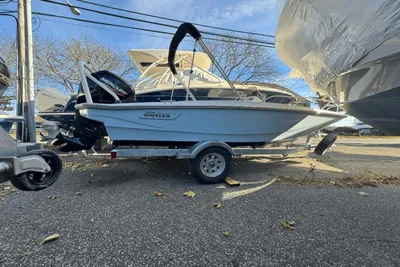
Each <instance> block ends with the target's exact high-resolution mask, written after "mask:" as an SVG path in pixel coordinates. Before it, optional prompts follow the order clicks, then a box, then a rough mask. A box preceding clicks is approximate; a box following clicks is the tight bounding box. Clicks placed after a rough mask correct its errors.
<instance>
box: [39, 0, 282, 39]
mask: <svg viewBox="0 0 400 267" xmlns="http://www.w3.org/2000/svg"><path fill="white" fill-rule="evenodd" d="M41 1H43V2H48V3H51V4H56V5H61V6H66V7H70V6H69V5H67V4H64V3H59V2H55V1H51V0H41ZM75 7H76V8H78V9H81V10H86V11H88V12H93V13H97V14H102V15H106V16H111V17H116V18H121V19H127V20H133V21H138V22H142V23H149V24H154V25H157V26H164V27H169V28H174V29H176V28H177V27H176V26H175V25H171V24H165V23H159V22H154V21H149V20H143V19H137V18H131V17H127V16H122V15H117V14H112V13H108V12H104V11H99V10H94V9H89V8H85V7H80V6H75ZM203 33H204V34H207V35H213V36H217V37H225V38H231V39H237V40H241V41H251V42H255V43H260V44H265V45H275V44H274V43H273V42H267V41H259V40H251V39H248V38H242V37H237V36H232V35H225V34H220V33H213V32H207V31H203Z"/></svg>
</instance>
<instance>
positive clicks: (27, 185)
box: [10, 150, 62, 191]
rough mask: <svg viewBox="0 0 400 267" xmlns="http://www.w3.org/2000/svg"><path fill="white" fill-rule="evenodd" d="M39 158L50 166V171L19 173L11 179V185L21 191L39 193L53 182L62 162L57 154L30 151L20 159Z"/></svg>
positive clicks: (60, 169) (58, 173) (45, 151)
mask: <svg viewBox="0 0 400 267" xmlns="http://www.w3.org/2000/svg"><path fill="white" fill-rule="evenodd" d="M33 155H35V156H40V157H42V158H43V159H44V160H45V161H46V162H47V164H48V165H49V166H50V168H51V169H50V171H49V172H48V173H40V172H25V173H21V174H19V175H17V176H15V177H11V179H10V180H11V183H12V184H13V186H15V187H16V188H18V189H19V190H23V191H39V190H43V189H45V188H47V187H49V186H50V185H52V184H53V183H54V182H55V181H57V179H58V177H59V176H60V174H61V171H62V161H61V159H60V157H59V156H58V154H57V153H55V152H53V151H49V150H32V151H29V152H27V153H25V154H23V155H22V156H20V157H26V156H33Z"/></svg>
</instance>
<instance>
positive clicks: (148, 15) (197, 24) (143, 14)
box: [77, 0, 275, 38]
mask: <svg viewBox="0 0 400 267" xmlns="http://www.w3.org/2000/svg"><path fill="white" fill-rule="evenodd" d="M77 1H79V2H82V3H86V4H89V5H94V6H100V7H104V8H108V9H113V10H117V11H123V12H127V13H131V14H136V15H142V16H146V17H151V18H157V19H163V20H168V21H173V22H178V23H184V22H186V21H183V20H177V19H171V18H167V17H162V16H156V15H151V14H146V13H141V12H137V11H133V10H129V9H123V8H118V7H112V6H107V5H102V4H98V3H93V2H90V1H85V0H77ZM190 23H192V22H190ZM192 24H193V25H196V26H201V27H206V28H211V29H216V30H222V31H230V32H237V33H245V34H251V35H258V36H264V37H271V38H275V36H274V35H270V34H263V33H256V32H247V31H240V30H233V29H227V28H221V27H215V26H209V25H205V24H200V23H192Z"/></svg>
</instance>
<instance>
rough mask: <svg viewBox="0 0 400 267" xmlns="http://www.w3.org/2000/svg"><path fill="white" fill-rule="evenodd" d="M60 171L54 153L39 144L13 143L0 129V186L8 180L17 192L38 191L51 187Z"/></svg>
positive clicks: (59, 161) (57, 158) (59, 164)
mask: <svg viewBox="0 0 400 267" xmlns="http://www.w3.org/2000/svg"><path fill="white" fill-rule="evenodd" d="M19 120H23V118H22V117H21V118H19ZM61 170H62V162H61V159H60V157H59V156H58V155H57V154H56V153H55V152H53V151H48V150H44V149H43V146H42V145H41V144H37V143H22V142H19V141H16V140H14V139H13V138H12V137H11V136H10V135H9V134H8V133H7V132H6V131H5V130H4V129H3V128H2V127H0V183H3V182H6V181H8V180H10V181H11V183H12V184H13V185H14V186H15V187H16V188H18V189H20V190H24V191H38V190H42V189H45V188H47V187H49V186H50V185H51V184H53V183H54V182H55V181H56V180H57V179H58V177H59V175H60V173H61Z"/></svg>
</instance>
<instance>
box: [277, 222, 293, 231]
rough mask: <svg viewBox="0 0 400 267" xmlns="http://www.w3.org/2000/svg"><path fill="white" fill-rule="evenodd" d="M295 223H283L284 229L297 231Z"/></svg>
mask: <svg viewBox="0 0 400 267" xmlns="http://www.w3.org/2000/svg"><path fill="white" fill-rule="evenodd" d="M294 224H295V223H294V222H293V221H281V225H282V227H283V228H284V229H286V230H296V227H294Z"/></svg>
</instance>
